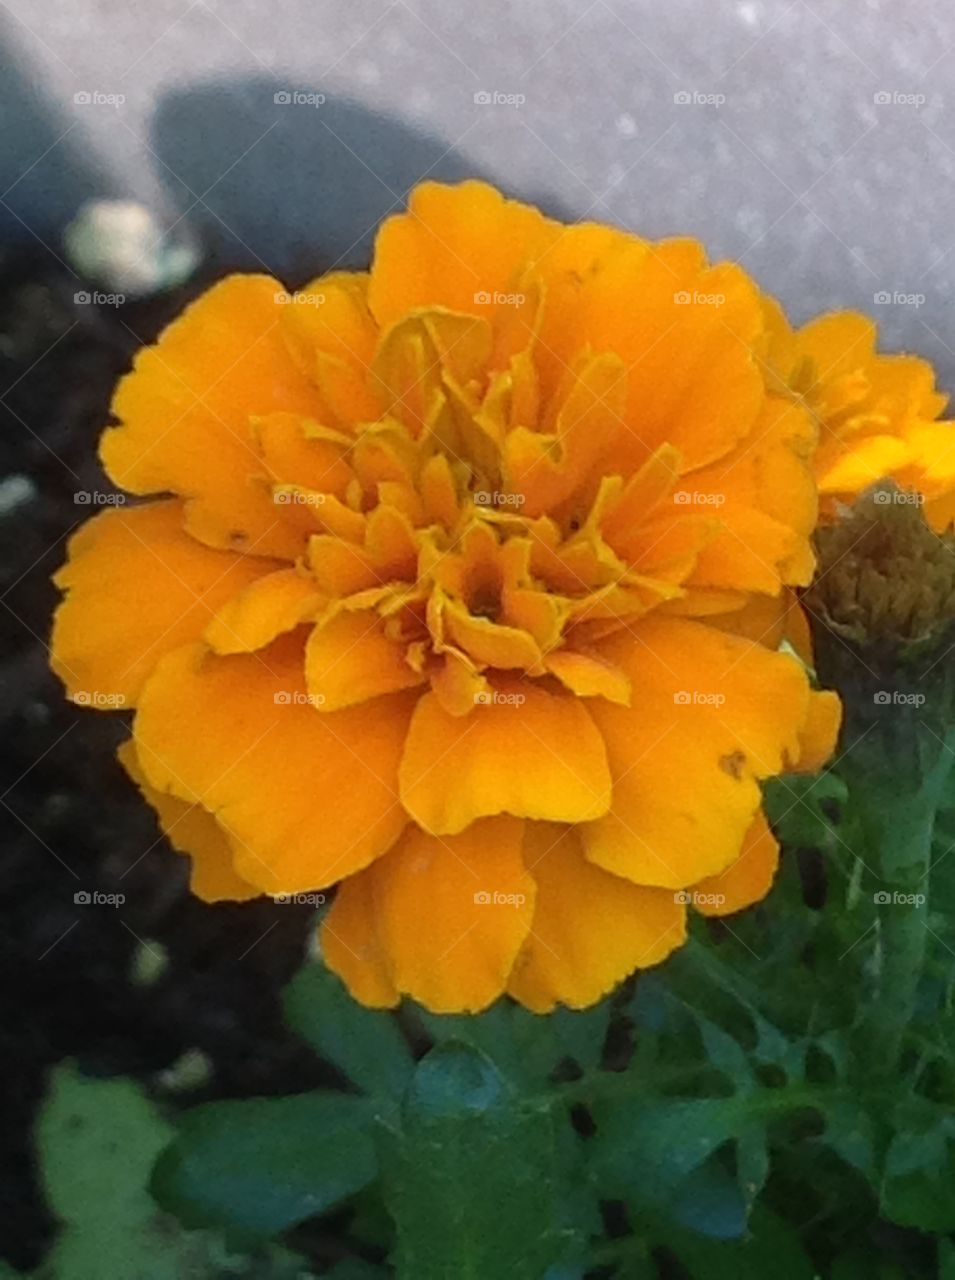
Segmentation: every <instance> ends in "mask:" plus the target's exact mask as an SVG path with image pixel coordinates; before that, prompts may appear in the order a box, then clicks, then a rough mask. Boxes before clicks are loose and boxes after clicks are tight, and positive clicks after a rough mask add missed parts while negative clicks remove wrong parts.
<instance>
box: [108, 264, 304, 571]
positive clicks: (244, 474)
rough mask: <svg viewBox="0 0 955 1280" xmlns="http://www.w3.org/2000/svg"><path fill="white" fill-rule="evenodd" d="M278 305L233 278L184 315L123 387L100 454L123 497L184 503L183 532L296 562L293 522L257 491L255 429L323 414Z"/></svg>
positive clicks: (277, 292)
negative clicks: (285, 415) (287, 416)
mask: <svg viewBox="0 0 955 1280" xmlns="http://www.w3.org/2000/svg"><path fill="white" fill-rule="evenodd" d="M284 296H285V295H284V291H283V290H282V286H281V285H280V284H279V283H278V282H277V281H275V280H271V279H269V278H268V277H267V276H255V275H245V276H243V275H238V276H229V277H228V278H227V279H225V280H222V281H220V282H219V283H218V284H216V285H214V286H213V287H212V288H211V289H210V290H209V291H208V292H207V293H205V294H203V295H202V297H201V298H199V299H198V300H197V301H196V302H194V303H193V304H192V305H191V306H190V307H187V309H186V310H185V311H184V312H183V314H182V315H181V316H180V317H179V318H178V319H177V320H175V321H174V322H173V323H172V324H171V325H170V326H169V327H168V328H167V329H165V330H164V331H163V333H162V334H161V335H160V338H159V341H158V342H157V344H156V345H155V346H152V347H145V348H143V350H141V351H140V352H139V354H138V355H137V356H136V359H135V361H134V363H133V371H132V373H129V374H127V375H126V377H124V378H123V379H122V380H121V381H120V383H119V386H118V387H117V389H116V395H115V397H114V399H113V404H112V411H113V413H114V414H115V415H116V417H117V418H118V419H119V425H118V426H116V427H109V428H108V429H107V430H106V431H105V432H104V434H103V438H102V440H101V442H100V456H101V458H102V460H103V465H104V466H105V467H106V470H107V471H108V472H109V474H110V476H111V477H112V478H113V480H114V481H115V483H116V484H117V485H119V486H120V488H123V489H128V490H130V491H131V492H133V493H163V492H168V491H172V492H173V493H177V494H179V495H181V496H182V497H184V498H187V499H189V500H190V502H189V510H188V514H187V519H188V524H189V528H190V530H191V531H192V532H194V533H195V534H196V536H197V537H199V538H201V539H202V540H203V541H204V542H208V543H209V544H210V545H213V546H219V547H223V548H229V547H232V548H236V549H240V550H249V549H252V548H254V550H255V552H256V554H258V555H276V556H281V557H283V558H289V559H294V557H295V555H297V554H298V551H299V550H300V546H299V543H300V541H301V539H300V538H299V537H298V536H297V534H296V531H295V528H294V521H292V520H291V519H290V513H289V512H282V511H281V510H279V511H277V510H276V508H275V505H274V504H273V502H272V496H271V493H270V492H269V489H268V487H267V485H265V484H259V483H255V482H254V481H255V479H256V477H262V476H263V475H264V468H263V463H262V458H261V453H260V451H259V448H258V445H257V441H256V438H255V433H254V431H253V428H252V424H251V420H252V418H253V416H258V415H263V414H268V413H272V412H289V413H297V414H305V415H307V416H310V417H315V416H320V414H319V409H320V405H319V401H318V396H317V392H316V391H315V389H314V387H310V386H309V384H308V383H307V381H306V380H305V379H304V378H303V376H302V375H301V374H300V373H299V372H298V370H297V369H296V368H295V364H294V362H293V360H292V358H291V356H290V355H289V353H288V352H287V350H286V349H285V345H284V343H283V341H282V338H281V336H280V333H279V323H278V322H279V318H280V315H281V312H282V305H281V301H280V299H281V298H282V297H284Z"/></svg>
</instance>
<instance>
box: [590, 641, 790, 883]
mask: <svg viewBox="0 0 955 1280" xmlns="http://www.w3.org/2000/svg"><path fill="white" fill-rule="evenodd" d="M633 630H634V633H635V635H636V638H637V640H638V641H639V643H635V642H634V639H633V637H631V636H628V635H623V636H620V635H618V636H615V637H612V638H610V639H608V640H606V641H604V642H602V643H601V645H600V648H601V650H602V651H603V652H604V653H605V655H606V656H607V657H608V659H609V660H611V661H616V662H617V663H618V665H620V666H621V667H622V668H623V669H624V670H625V671H626V672H627V673H628V674H629V676H630V678H631V680H632V682H633V705H632V708H624V707H616V706H612V705H611V704H609V703H607V702H604V701H601V700H596V701H594V702H592V703H591V704H589V705H590V709H591V714H592V716H593V718H594V720H595V722H596V723H597V726H598V727H599V729H600V731H601V733H602V734H603V736H604V740H605V742H606V744H607V755H608V758H609V760H610V767H611V771H612V773H613V778H614V786H613V805H612V808H611V812H610V813H609V814H608V815H607V816H606V817H603V818H600V819H598V820H597V821H596V822H592V823H590V824H588V825H587V826H586V827H585V828H583V831H582V839H583V841H584V845H585V848H586V850H587V856H588V857H589V858H590V859H591V860H592V861H594V862H596V863H597V864H598V865H599V866H601V867H604V868H605V869H606V870H608V871H612V872H614V873H615V874H616V875H621V876H627V877H628V878H629V879H631V880H633V881H635V882H636V883H638V884H651V885H662V886H666V887H669V888H676V889H678V888H683V887H684V886H686V885H688V884H693V883H695V882H696V881H697V880H700V879H702V878H703V877H704V876H707V875H710V874H713V873H715V872H718V871H721V870H723V868H724V867H726V866H728V865H729V863H730V862H732V861H733V859H734V858H736V857H737V856H738V855H739V851H740V847H741V845H742V842H743V837H744V836H745V834H746V831H747V828H748V827H749V825H750V823H751V821H752V819H753V816H754V815H755V813H756V810H757V808H758V807H759V803H760V790H759V786H758V780H759V779H761V778H766V777H770V776H774V775H775V774H778V773H781V772H782V771H783V769H784V768H785V767H786V761H787V758H788V757H789V756H790V755H791V756H793V757H794V756H795V755H796V754H797V752H798V750H799V745H798V744H799V732H800V730H801V729H802V727H803V725H804V723H805V721H806V717H807V714H808V706H809V687H808V682H807V679H806V674H805V671H804V670H803V668H802V666H801V665H800V663H799V662H797V661H796V660H795V659H794V658H792V657H790V656H789V655H786V654H781V653H773V652H770V651H769V650H767V649H765V648H763V647H762V646H761V645H755V644H752V643H751V642H749V641H748V640H745V639H741V638H739V637H737V636H733V635H728V634H726V633H723V632H721V631H718V630H716V629H715V628H712V627H708V626H705V625H702V624H700V623H697V622H688V621H684V620H683V619H668V620H664V619H659V620H657V619H652V618H647V619H643V620H641V622H640V623H639V624H637V625H636V626H635V627H634V628H633Z"/></svg>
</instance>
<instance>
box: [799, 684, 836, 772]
mask: <svg viewBox="0 0 955 1280" xmlns="http://www.w3.org/2000/svg"><path fill="white" fill-rule="evenodd" d="M841 726H842V701H841V700H840V698H839V695H838V694H837V693H834V692H833V691H832V690H831V689H821V690H818V691H816V690H813V692H812V693H810V695H809V711H808V714H807V716H806V720H805V723H804V724H803V727H802V729H801V730H800V732H799V752H798V755H797V756H796V757H795V759H793V760H791V761H790V762H789V768H790V769H792V770H794V771H795V772H796V773H818V772H819V770H820V769H821V768H822V767H823V765H825V764H826V763H827V762H828V761H829V758H830V757H831V755H832V753H833V751H835V749H836V742H837V740H838V738H839V729H840V728H841Z"/></svg>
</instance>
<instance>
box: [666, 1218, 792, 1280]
mask: <svg viewBox="0 0 955 1280" xmlns="http://www.w3.org/2000/svg"><path fill="white" fill-rule="evenodd" d="M749 1225H750V1229H749V1233H748V1234H747V1236H746V1238H745V1239H743V1240H733V1241H718V1242H717V1241H712V1240H707V1239H704V1238H703V1237H702V1236H699V1235H689V1234H688V1233H686V1232H682V1233H679V1232H678V1233H676V1234H673V1233H667V1235H666V1237H665V1238H661V1239H660V1244H661V1245H663V1246H664V1247H666V1248H668V1249H670V1250H672V1251H673V1253H675V1254H676V1255H677V1257H678V1258H679V1259H680V1261H681V1262H682V1263H683V1265H684V1266H685V1267H686V1268H687V1270H688V1271H689V1272H690V1275H691V1276H692V1277H693V1280H766V1277H767V1276H772V1277H773V1280H814V1277H815V1268H814V1267H813V1265H812V1263H811V1262H810V1260H809V1257H808V1256H807V1254H806V1253H805V1251H804V1249H803V1247H802V1244H801V1242H800V1238H799V1234H798V1232H797V1231H795V1230H794V1229H793V1228H792V1227H791V1226H789V1224H788V1223H786V1222H784V1221H783V1220H782V1219H781V1218H778V1217H776V1215H775V1214H773V1213H771V1212H770V1211H769V1210H767V1209H762V1208H757V1209H756V1210H754V1212H753V1215H752V1218H751V1219H750V1224H749Z"/></svg>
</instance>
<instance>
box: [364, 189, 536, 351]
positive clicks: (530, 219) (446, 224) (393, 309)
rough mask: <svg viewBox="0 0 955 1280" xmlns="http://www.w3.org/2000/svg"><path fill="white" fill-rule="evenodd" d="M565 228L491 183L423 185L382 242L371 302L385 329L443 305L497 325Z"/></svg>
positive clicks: (387, 226)
mask: <svg viewBox="0 0 955 1280" xmlns="http://www.w3.org/2000/svg"><path fill="white" fill-rule="evenodd" d="M560 231H561V228H560V227H558V226H556V224H554V223H551V222H549V221H548V220H547V219H546V218H544V217H543V216H542V215H541V214H540V213H539V212H538V211H537V210H536V209H532V208H530V207H529V206H528V205H523V204H519V203H518V202H517V201H514V200H505V199H504V197H503V196H502V195H501V194H500V192H499V191H495V190H494V188H493V187H489V186H488V185H487V184H486V183H483V182H463V183H461V184H460V185H459V186H442V185H439V184H438V183H435V182H423V183H421V185H420V186H418V187H416V188H415V189H414V191H413V192H412V193H411V197H410V199H409V201H408V211H407V213H399V214H396V215H395V216H394V217H391V218H387V219H386V220H385V222H384V223H383V224H382V226H381V229H380V230H379V232H378V236H377V238H376V240H375V256H374V262H373V266H372V273H371V286H370V290H369V302H370V305H371V310H372V312H373V313H374V315H375V316H376V318H377V320H378V322H379V324H381V325H382V326H385V325H389V324H393V323H394V322H395V321H396V320H398V319H400V318H401V317H402V316H404V315H406V314H407V313H408V312H409V311H411V310H413V309H414V308H416V307H426V306H434V305H438V306H443V307H448V308H449V309H450V310H453V311H462V312H471V313H472V314H474V315H478V316H481V317H482V318H484V319H488V318H491V319H493V315H494V313H495V311H497V310H498V309H499V308H504V307H507V306H508V305H511V306H513V305H514V304H513V302H509V301H505V299H510V297H511V296H512V295H513V294H514V291H515V290H516V289H518V288H519V280H518V272H519V270H520V268H521V267H522V266H523V265H524V264H525V263H526V261H527V260H528V259H529V258H533V257H535V256H536V255H537V254H538V253H541V252H543V250H544V248H545V247H546V246H547V245H548V244H550V243H551V242H552V241H553V239H554V238H555V237H556V236H557V235H558V234H559V232H560Z"/></svg>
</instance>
